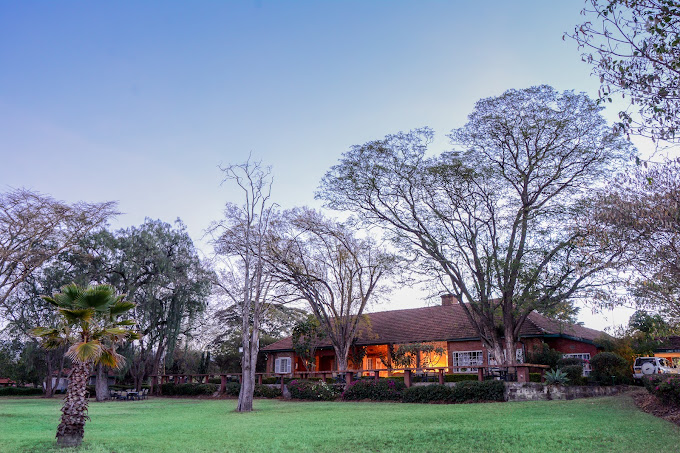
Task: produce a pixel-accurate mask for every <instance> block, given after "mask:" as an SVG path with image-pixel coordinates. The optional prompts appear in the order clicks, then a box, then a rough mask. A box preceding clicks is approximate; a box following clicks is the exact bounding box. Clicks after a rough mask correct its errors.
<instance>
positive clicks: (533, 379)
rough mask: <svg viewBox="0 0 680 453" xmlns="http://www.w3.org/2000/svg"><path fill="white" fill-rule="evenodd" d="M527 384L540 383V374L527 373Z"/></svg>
mask: <svg viewBox="0 0 680 453" xmlns="http://www.w3.org/2000/svg"><path fill="white" fill-rule="evenodd" d="M529 382H541V373H529Z"/></svg>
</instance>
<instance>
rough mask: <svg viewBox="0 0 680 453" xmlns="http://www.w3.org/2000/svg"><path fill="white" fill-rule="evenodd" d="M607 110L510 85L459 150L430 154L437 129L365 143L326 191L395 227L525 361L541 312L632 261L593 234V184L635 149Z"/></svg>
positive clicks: (490, 338) (490, 339) (474, 116)
mask: <svg viewBox="0 0 680 453" xmlns="http://www.w3.org/2000/svg"><path fill="white" fill-rule="evenodd" d="M600 110H601V107H598V106H597V105H596V103H595V102H594V101H592V100H590V99H589V98H588V97H587V96H586V95H584V94H574V93H572V92H564V93H559V92H557V91H556V90H554V89H553V88H551V87H548V86H539V87H532V88H528V89H524V90H509V91H507V92H505V93H504V94H502V95H501V96H498V97H494V98H488V99H482V100H481V101H478V102H477V104H476V106H475V109H474V111H473V112H472V113H471V114H470V115H469V117H468V123H467V124H466V125H465V126H464V127H462V128H460V129H456V130H454V131H453V132H452V134H451V135H450V137H451V139H452V142H453V143H454V145H455V146H456V149H454V151H452V152H446V153H443V154H441V155H439V156H432V157H429V156H428V154H427V152H428V146H429V144H430V143H431V142H432V140H433V137H434V134H433V132H432V131H431V130H430V129H418V130H415V131H411V132H408V133H399V134H394V135H389V136H387V137H385V138H384V139H382V140H375V141H372V142H369V143H366V144H364V145H359V146H355V147H353V148H352V149H351V150H350V151H349V152H347V153H346V154H345V155H344V156H343V158H342V159H341V161H340V163H339V164H338V165H336V166H334V167H333V168H332V169H331V170H330V171H329V172H328V173H327V174H326V176H325V178H324V179H323V181H322V186H321V191H320V193H319V196H320V197H321V198H323V199H325V200H326V201H327V203H328V205H329V206H330V207H332V208H335V209H343V210H348V211H351V212H354V213H358V214H360V215H361V217H362V219H363V220H364V221H365V222H366V223H367V224H369V225H378V226H380V227H382V228H385V229H386V230H387V231H388V232H389V234H391V237H392V239H393V240H394V243H395V244H396V245H397V246H399V247H400V248H401V249H402V250H403V251H404V253H408V254H409V255H410V256H412V257H414V258H415V259H417V260H418V262H420V264H421V265H422V267H421V270H422V271H423V273H424V274H425V275H430V276H432V277H434V278H436V279H437V280H438V282H439V284H440V285H441V286H442V287H443V288H445V289H446V291H448V292H450V293H452V294H454V295H455V296H457V297H458V299H459V300H461V301H464V302H465V303H464V304H462V307H463V309H464V311H465V313H466V315H467V317H468V320H469V321H470V323H471V324H472V325H473V326H474V327H475V328H476V330H477V332H478V333H479V336H480V338H481V340H482V342H483V343H484V344H485V346H486V347H487V348H489V349H490V350H493V351H494V354H495V356H496V357H505V360H506V362H508V363H514V362H515V360H516V355H515V351H516V341H517V339H518V336H519V332H520V329H521V328H522V325H523V324H524V322H525V320H526V318H527V316H528V315H529V314H530V313H531V312H532V311H533V310H539V311H543V312H546V311H550V310H553V309H554V308H555V307H557V306H559V305H560V304H565V303H566V304H571V303H573V301H574V299H575V298H577V297H578V296H586V295H588V294H592V293H593V292H594V291H596V290H597V289H598V288H599V287H600V285H601V284H602V283H603V281H602V280H600V278H599V277H600V276H602V275H604V271H605V270H606V269H608V268H609V267H611V266H613V265H614V264H615V263H616V261H617V259H618V258H620V257H621V256H622V250H620V248H621V247H622V246H623V245H625V244H618V243H606V242H600V241H598V240H597V239H593V238H592V237H590V236H589V235H588V234H587V233H588V228H589V227H590V226H589V224H588V222H589V220H590V219H589V217H590V216H589V211H588V206H589V199H588V195H589V189H591V188H593V187H595V184H597V183H598V182H601V181H603V178H605V177H607V175H609V174H610V171H611V169H612V166H614V165H615V164H616V162H617V161H618V160H620V159H621V158H622V157H623V156H626V155H627V153H628V152H629V144H628V143H627V142H626V140H624V139H622V138H621V137H619V136H617V135H616V134H613V133H612V132H611V128H610V127H608V126H607V124H606V122H605V121H604V119H603V118H602V116H601V115H600V113H599V112H600Z"/></svg>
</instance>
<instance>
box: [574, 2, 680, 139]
mask: <svg viewBox="0 0 680 453" xmlns="http://www.w3.org/2000/svg"><path fill="white" fill-rule="evenodd" d="M588 3H589V4H590V5H589V6H588V7H586V8H585V9H584V10H583V12H582V14H583V15H584V16H586V17H587V18H588V19H589V20H588V21H587V22H585V23H583V24H581V25H577V26H576V27H575V28H574V32H573V33H572V34H568V35H567V36H569V37H571V38H573V39H575V40H576V41H577V43H578V45H579V48H580V49H583V50H584V53H583V55H582V57H583V61H585V62H587V63H588V64H590V65H592V66H593V74H595V75H596V76H598V77H599V79H600V84H601V87H600V91H599V94H600V102H604V101H609V102H611V100H612V96H613V95H615V94H621V96H622V97H625V96H626V95H627V96H628V99H630V109H637V115H638V117H639V118H635V117H634V116H633V115H634V114H633V113H631V112H630V111H629V110H625V111H622V112H619V118H620V119H621V122H620V123H618V126H619V127H621V128H622V129H623V130H626V131H628V132H630V133H634V134H641V135H646V136H650V137H652V138H654V139H664V140H677V138H678V137H677V136H676V135H677V134H678V127H679V126H680V107H678V99H680V50H678V49H680V4H678V2H677V1H676V0H633V1H631V0H589V1H588Z"/></svg>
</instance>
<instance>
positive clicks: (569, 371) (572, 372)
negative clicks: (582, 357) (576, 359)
mask: <svg viewBox="0 0 680 453" xmlns="http://www.w3.org/2000/svg"><path fill="white" fill-rule="evenodd" d="M561 370H562V371H563V372H564V374H565V375H566V376H567V382H568V383H569V384H571V385H583V384H585V383H586V382H587V379H583V378H584V376H583V365H564V366H562V368H561Z"/></svg>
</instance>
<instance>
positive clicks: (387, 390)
mask: <svg viewBox="0 0 680 453" xmlns="http://www.w3.org/2000/svg"><path fill="white" fill-rule="evenodd" d="M405 388H406V386H405V385H404V383H403V382H402V381H399V380H396V379H384V380H383V379H380V380H377V381H376V380H373V379H372V380H360V381H354V382H352V383H351V384H350V385H349V387H348V388H347V389H346V390H345V391H344V392H343V393H342V398H343V399H345V400H354V401H356V400H364V399H370V400H373V401H399V400H401V398H402V392H403V391H404V389H405Z"/></svg>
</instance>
